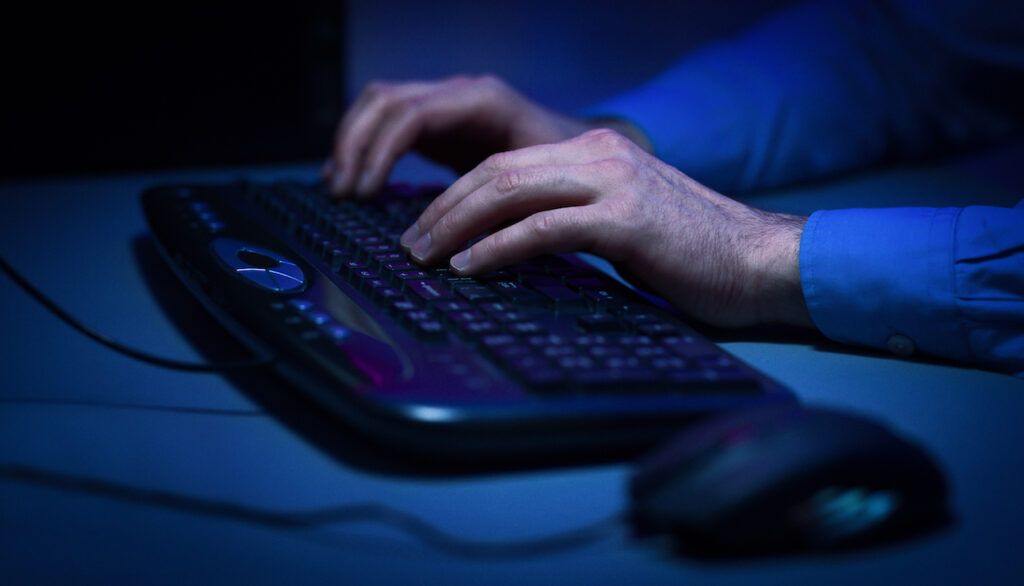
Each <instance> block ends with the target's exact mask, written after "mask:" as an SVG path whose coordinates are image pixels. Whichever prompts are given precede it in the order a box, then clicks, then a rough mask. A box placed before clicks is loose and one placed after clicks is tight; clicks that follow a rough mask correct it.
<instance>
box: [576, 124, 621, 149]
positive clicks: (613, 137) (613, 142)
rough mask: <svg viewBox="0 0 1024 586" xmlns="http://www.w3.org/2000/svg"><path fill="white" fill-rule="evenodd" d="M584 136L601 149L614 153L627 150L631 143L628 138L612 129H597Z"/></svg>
mask: <svg viewBox="0 0 1024 586" xmlns="http://www.w3.org/2000/svg"><path fill="white" fill-rule="evenodd" d="M584 136H586V137H587V139H588V140H590V141H591V142H593V143H595V144H596V145H598V146H599V147H602V148H605V149H608V150H613V151H614V150H620V149H623V148H626V147H627V146H628V144H629V142H630V141H629V139H628V138H626V137H624V136H622V135H621V134H619V133H618V132H615V131H614V130H612V129H610V128H595V129H593V130H589V131H587V132H586V134H585V135H584Z"/></svg>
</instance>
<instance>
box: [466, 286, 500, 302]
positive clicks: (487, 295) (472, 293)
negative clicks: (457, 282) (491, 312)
mask: <svg viewBox="0 0 1024 586" xmlns="http://www.w3.org/2000/svg"><path fill="white" fill-rule="evenodd" d="M455 292H456V293H458V294H459V296H460V297H462V298H463V299H465V300H467V301H469V302H472V303H477V302H481V301H489V300H492V299H499V297H498V294H497V293H495V292H494V291H492V290H490V289H488V288H487V287H484V286H483V285H464V286H460V287H456V288H455Z"/></svg>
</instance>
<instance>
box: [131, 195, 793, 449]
mask: <svg viewBox="0 0 1024 586" xmlns="http://www.w3.org/2000/svg"><path fill="white" fill-rule="evenodd" d="M437 193H438V190H431V189H414V188H411V187H403V186H392V187H390V188H389V189H388V190H387V191H386V192H385V193H382V194H380V195H379V196H378V197H376V198H374V199H372V200H369V201H353V200H342V201H332V200H331V199H330V198H328V197H327V195H326V193H325V192H324V190H323V188H322V187H321V186H319V185H312V186H311V185H305V184H301V183H275V184H248V183H235V184H223V185H176V186H161V187H156V188H153V189H150V190H147V191H146V192H145V193H144V194H143V197H142V200H143V207H144V210H145V213H146V217H147V221H148V222H149V225H150V227H151V230H152V232H153V235H154V237H155V240H156V242H157V244H158V247H159V248H160V249H161V251H162V252H163V253H164V255H165V257H166V258H167V259H168V260H169V262H170V264H171V266H172V267H174V268H175V270H176V272H177V273H178V275H179V276H180V277H181V278H182V279H183V281H184V282H185V283H186V284H187V285H188V286H189V288H190V289H191V290H192V291H193V292H194V293H195V294H196V295H197V297H198V298H199V299H200V300H201V301H203V303H204V304H205V305H206V307H207V308H209V309H210V311H211V312H212V313H213V314H214V316H216V317H217V318H218V319H219V320H220V321H221V322H223V323H224V324H225V325H226V326H227V327H228V329H229V330H230V331H231V332H232V333H233V334H234V335H235V336H237V337H238V338H239V339H240V340H241V341H242V342H244V343H245V344H247V345H248V346H249V347H251V348H252V349H254V350H256V351H259V352H269V353H274V354H276V355H277V356H279V359H278V360H277V361H276V363H275V365H274V369H275V370H276V372H277V373H278V374H280V375H281V376H282V377H283V378H284V379H285V381H286V382H287V383H288V385H289V386H290V388H293V389H296V390H298V391H300V392H302V393H305V394H306V395H308V396H309V397H311V398H312V399H314V400H315V401H316V402H318V403H319V404H320V405H321V406H322V407H323V408H325V409H327V410H328V411H330V412H331V413H333V414H335V415H337V416H339V417H340V418H341V419H342V420H343V421H344V422H345V424H347V425H349V426H351V427H352V428H355V429H357V430H359V431H360V432H361V433H365V434H368V435H369V436H371V437H373V438H374V439H375V440H379V441H383V442H385V443H388V444H391V445H393V446H396V447H398V448H399V449H401V450H403V451H407V452H412V453H422V454H425V455H430V456H431V457H435V458H442V459H448V458H452V459H458V458H466V457H469V458H496V457H508V456H513V455H520V456H522V455H525V456H529V455H531V454H536V455H544V454H548V455H550V454H552V453H556V452H558V453H576V452H579V453H587V452H593V451H595V450H602V449H625V450H633V449H640V448H643V447H646V446H647V445H650V444H651V443H653V442H656V441H658V440H659V439H661V438H662V437H663V436H664V435H665V434H666V433H669V432H671V431H673V430H674V429H677V428H678V427H679V425H680V424H681V423H684V422H686V421H689V420H692V419H694V418H698V417H701V416H704V415H707V414H709V413H712V412H715V411H719V410H724V409H737V408H742V407H747V406H754V405H757V404H763V403H770V402H787V401H793V400H794V399H793V396H792V395H791V394H790V393H789V392H788V391H786V390H785V389H783V388H781V387H780V386H779V385H777V384H776V383H774V382H773V381H771V380H770V379H768V378H767V377H765V376H763V375H761V374H760V373H758V372H756V371H754V370H753V369H751V368H750V367H749V366H747V365H745V364H743V363H741V362H740V361H738V360H737V359H736V358H734V357H733V356H731V355H729V354H728V353H726V352H725V351H723V350H722V349H721V348H719V347H718V346H716V345H714V344H712V343H710V342H708V341H707V340H706V339H704V338H703V337H701V336H700V335H698V334H697V333H696V332H694V331H693V330H692V329H690V328H689V327H687V326H686V325H685V324H684V323H683V322H682V321H681V320H680V319H679V318H678V316H677V315H675V314H673V312H671V311H668V310H666V309H663V308H661V307H658V306H657V305H655V304H653V303H651V302H650V301H648V300H647V299H645V298H644V297H642V296H640V295H639V294H637V293H635V292H634V291H632V290H631V289H629V288H628V287H626V286H624V285H622V284H621V283H619V282H618V281H616V280H615V279H613V278H611V277H609V276H608V275H606V274H605V273H603V272H601V271H599V270H597V269H595V268H593V267H592V266H591V265H590V264H588V263H586V262H585V261H584V260H582V259H580V258H578V257H576V256H575V255H559V256H544V257H540V258H536V259H533V260H531V261H530V262H527V263H522V264H517V265H514V266H509V267H506V268H504V269H502V270H498V271H496V272H493V273H491V274H488V275H483V276H478V277H460V276H458V275H456V274H454V273H453V272H452V271H451V270H450V269H448V268H447V267H422V266H419V265H416V264H414V263H413V262H412V261H411V259H410V258H409V257H408V256H407V255H406V254H405V253H404V252H403V251H402V250H401V248H400V247H399V246H398V240H399V236H400V235H401V233H402V232H403V231H404V230H405V229H406V228H407V227H408V226H409V225H410V224H411V223H412V222H413V221H414V220H415V219H416V218H417V217H418V215H419V214H420V212H422V210H423V209H424V208H425V207H426V205H427V204H428V203H429V202H430V200H431V198H432V197H433V196H435V195H436V194H437Z"/></svg>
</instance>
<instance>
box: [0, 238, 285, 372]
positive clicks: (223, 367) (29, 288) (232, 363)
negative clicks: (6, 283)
mask: <svg viewBox="0 0 1024 586" xmlns="http://www.w3.org/2000/svg"><path fill="white" fill-rule="evenodd" d="M0 269H3V271H4V273H6V274H7V276H8V277H10V278H11V280H12V281H14V282H15V283H16V284H17V285H18V286H19V287H21V288H22V289H23V290H24V291H25V292H26V293H28V294H29V296H31V297H32V298H33V299H35V300H36V301H37V302H39V303H40V304H41V305H42V306H43V307H45V308H46V309H48V310H50V311H51V312H52V313H53V314H54V315H56V316H57V317H58V318H60V319H61V320H62V321H63V322H64V323H66V324H68V325H69V326H71V327H72V328H74V329H76V330H78V331H79V332H81V333H83V334H85V335H86V336H88V337H89V338H92V339H93V340H94V341H96V342H99V343H100V344H103V345H104V346H106V347H107V348H110V349H111V350H114V351H116V352H120V353H121V354H124V355H126V356H130V357H132V358H134V359H136V360H141V361H142V362H147V363H149V364H155V365H157V366H163V367H164V368H173V369H175V370H185V371H189V372H222V371H227V370H238V369H243V368H256V367H260V366H268V365H270V364H272V363H273V362H274V361H275V360H277V358H276V357H274V356H258V357H255V358H246V359H242V360H229V361H224V362H183V361H180V360H174V359H170V358H164V357H162V356H156V355H154V354H150V353H148V352H144V351H142V350H136V349H135V348H131V347H129V346H125V345H124V344H121V343H120V342H118V341H116V340H113V339H111V338H108V337H107V336H105V335H103V334H101V333H99V332H97V331H96V330H93V329H92V328H90V327H89V326H86V325H85V324H83V323H82V322H80V321H78V320H77V319H76V318H74V317H73V316H72V315H71V314H69V313H68V312H66V311H64V309H62V308H61V307H60V306H59V305H57V304H56V303H54V302H53V301H52V300H51V299H50V298H49V297H47V296H46V295H44V294H43V293H42V292H41V291H40V290H39V289H37V288H36V287H35V286H34V285H33V284H32V283H30V282H29V281H28V279H26V278H25V277H23V276H22V275H21V273H19V272H18V271H16V270H15V269H14V267H12V266H11V265H9V264H8V263H7V260H6V259H4V258H3V256H0Z"/></svg>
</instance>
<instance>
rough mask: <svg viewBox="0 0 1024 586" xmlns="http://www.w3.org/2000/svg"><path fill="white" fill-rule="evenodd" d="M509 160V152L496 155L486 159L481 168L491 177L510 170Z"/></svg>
mask: <svg viewBox="0 0 1024 586" xmlns="http://www.w3.org/2000/svg"><path fill="white" fill-rule="evenodd" d="M509 158H510V155H509V153H507V152H500V153H494V154H492V155H490V156H488V157H487V158H486V159H484V161H483V162H482V163H480V167H481V169H482V170H484V171H486V172H487V173H489V174H491V175H498V174H499V173H501V172H503V171H504V170H505V169H508V168H509Z"/></svg>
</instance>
